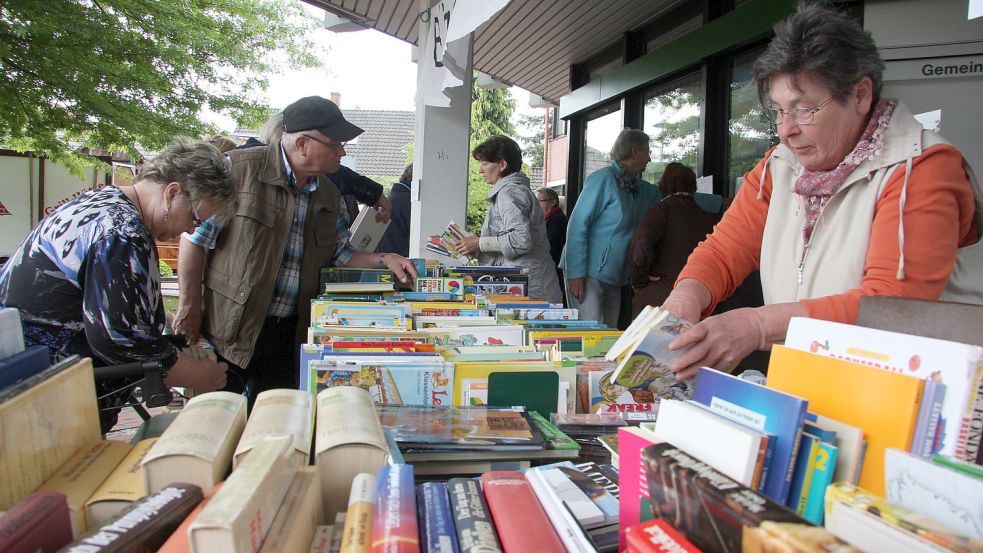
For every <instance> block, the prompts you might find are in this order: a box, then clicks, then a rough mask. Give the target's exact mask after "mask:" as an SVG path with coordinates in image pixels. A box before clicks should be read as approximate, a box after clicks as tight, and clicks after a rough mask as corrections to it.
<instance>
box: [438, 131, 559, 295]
mask: <svg viewBox="0 0 983 553" xmlns="http://www.w3.org/2000/svg"><path fill="white" fill-rule="evenodd" d="M471 155H472V157H474V159H476V160H477V161H478V162H479V163H480V167H479V171H480V172H481V176H483V177H484V178H485V182H487V183H488V184H492V185H494V186H492V189H491V191H489V192H488V213H487V214H486V215H485V224H484V225H483V226H482V228H481V236H480V237H478V236H470V237H468V238H464V239H463V240H460V241H459V242H458V243H457V244H456V245H455V249H456V250H457V253H460V254H466V255H467V254H477V255H478V261H479V262H480V263H481V264H482V265H522V266H524V267H526V268H527V269H528V272H529V289H528V290H527V294H528V295H529V297H530V298H534V299H540V300H547V301H549V302H550V303H561V302H562V301H563V296H562V294H561V293H560V283H559V281H558V280H557V278H556V264H555V263H553V258H552V257H550V244H549V240H548V239H547V238H546V224H545V222H544V220H543V210H542V208H540V207H539V201H538V200H537V199H536V195H535V194H533V192H532V189H531V188H529V178H528V177H526V176H525V175H524V174H523V173H522V172H521V169H522V150H521V149H520V148H519V145H518V144H516V143H515V141H514V140H512V139H511V138H508V137H505V136H493V137H491V138H489V139H488V140H486V141H484V142H482V143H481V144H479V145H478V146H476V147H475V149H474V151H473V152H472V153H471Z"/></svg>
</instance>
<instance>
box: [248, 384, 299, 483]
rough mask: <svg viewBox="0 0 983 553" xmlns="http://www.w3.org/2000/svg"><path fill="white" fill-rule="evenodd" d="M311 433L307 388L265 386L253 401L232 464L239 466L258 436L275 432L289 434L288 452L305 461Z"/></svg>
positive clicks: (274, 435) (269, 435) (258, 438)
mask: <svg viewBox="0 0 983 553" xmlns="http://www.w3.org/2000/svg"><path fill="white" fill-rule="evenodd" d="M313 435H314V398H313V396H312V395H311V394H310V393H309V392H306V391H303V390H286V389H277V390H266V391H265V392H262V393H260V394H259V395H258V396H256V403H255V404H253V410H252V412H251V413H250V414H249V419H248V420H247V421H246V428H245V430H243V431H242V437H241V438H240V439H239V444H238V445H237V446H236V450H235V455H234V456H233V460H232V466H233V468H235V467H237V466H239V463H241V462H242V460H243V459H245V457H246V455H248V454H249V452H250V451H252V449H253V447H255V445H256V444H257V443H259V442H260V440H263V439H266V438H273V437H276V436H288V437H290V438H291V440H292V442H291V447H292V453H291V454H292V455H294V456H296V457H297V464H298V465H307V464H309V462H310V455H311V441H312V439H313Z"/></svg>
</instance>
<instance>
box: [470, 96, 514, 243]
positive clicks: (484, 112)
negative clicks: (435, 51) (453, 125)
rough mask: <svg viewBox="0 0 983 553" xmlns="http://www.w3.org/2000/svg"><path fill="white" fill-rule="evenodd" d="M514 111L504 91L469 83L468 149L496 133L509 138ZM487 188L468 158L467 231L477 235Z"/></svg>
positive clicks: (511, 133)
mask: <svg viewBox="0 0 983 553" xmlns="http://www.w3.org/2000/svg"><path fill="white" fill-rule="evenodd" d="M514 111H515V100H513V99H512V98H511V96H509V91H508V90H505V89H488V90H486V89H483V88H479V87H478V86H477V85H476V84H472V96H471V148H470V149H471V150H474V147H475V146H477V145H478V144H481V143H482V142H484V141H485V140H487V139H489V138H491V137H492V136H494V135H496V134H501V135H504V136H508V137H512V136H514V135H515V127H514V126H513V125H512V121H511V119H512V113H513V112H514ZM489 190H491V185H489V184H487V183H486V182H485V179H484V178H483V177H482V176H481V174H480V173H478V162H477V161H475V160H474V159H472V160H471V161H470V163H469V164H468V207H467V221H466V223H467V230H469V231H470V232H472V233H474V234H481V226H482V225H483V224H484V222H485V213H486V212H487V211H488V200H487V198H488V191H489Z"/></svg>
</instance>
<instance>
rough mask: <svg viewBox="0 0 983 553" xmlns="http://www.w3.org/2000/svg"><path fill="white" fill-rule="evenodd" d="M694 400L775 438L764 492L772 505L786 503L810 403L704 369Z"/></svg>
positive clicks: (699, 374)
mask: <svg viewBox="0 0 983 553" xmlns="http://www.w3.org/2000/svg"><path fill="white" fill-rule="evenodd" d="M693 400H694V401H697V402H699V403H701V404H703V405H706V406H707V407H709V408H710V410H711V411H713V412H715V413H717V414H719V415H721V416H724V417H727V418H729V419H731V420H734V421H736V422H739V423H741V424H744V425H747V426H749V427H751V428H755V429H757V430H759V431H762V432H767V433H769V434H771V435H772V436H773V438H774V443H773V444H772V445H771V446H770V447H771V448H772V450H773V451H772V456H771V462H770V464H769V466H768V471H767V476H766V478H765V482H764V488H763V489H762V491H763V492H764V494H765V495H767V496H768V497H770V498H771V499H772V500H773V501H776V502H779V503H784V502H785V500H786V499H787V498H788V490H789V486H790V485H791V482H792V470H793V468H794V464H795V456H796V453H797V452H798V440H799V430H800V429H801V428H802V424H803V422H804V420H805V414H806V408H807V406H808V402H807V401H806V400H804V399H802V398H801V397H797V396H794V395H791V394H786V393H783V392H780V391H778V390H775V389H773V388H767V387H765V386H760V385H758V384H755V383H753V382H750V381H748V380H744V379H741V378H738V377H736V376H732V375H730V374H727V373H724V372H720V371H716V370H713V369H708V368H705V367H704V368H701V369H699V371H698V372H697V373H696V380H695V383H694V385H693Z"/></svg>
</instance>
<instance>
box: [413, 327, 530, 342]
mask: <svg viewBox="0 0 983 553" xmlns="http://www.w3.org/2000/svg"><path fill="white" fill-rule="evenodd" d="M524 330H525V329H524V328H523V327H522V326H521V325H484V326H480V325H479V326H474V325H472V326H456V327H446V328H421V329H419V331H420V332H425V333H427V334H428V335H429V336H430V337H429V338H427V341H428V342H430V343H433V344H436V345H438V346H449V347H456V346H486V345H497V344H504V345H509V346H521V345H524V344H525V337H524V336H523V332H524Z"/></svg>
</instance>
